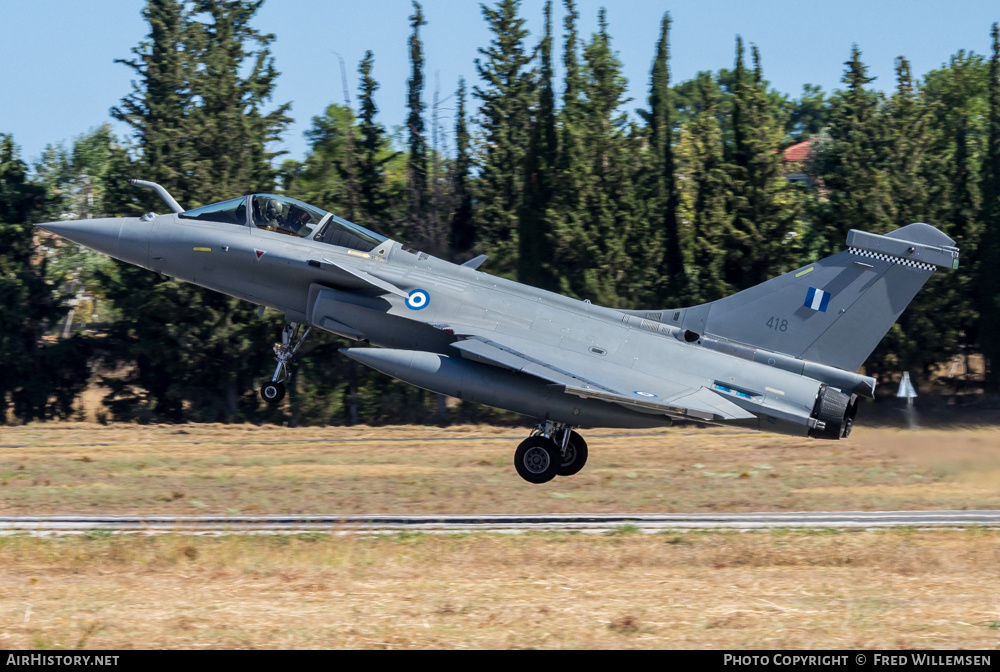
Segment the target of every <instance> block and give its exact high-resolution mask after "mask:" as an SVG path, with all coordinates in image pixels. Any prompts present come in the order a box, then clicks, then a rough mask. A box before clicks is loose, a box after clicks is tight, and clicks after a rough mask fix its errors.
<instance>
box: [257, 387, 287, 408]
mask: <svg viewBox="0 0 1000 672" xmlns="http://www.w3.org/2000/svg"><path fill="white" fill-rule="evenodd" d="M260 396H261V398H262V399H263V400H264V401H266V402H267V403H269V404H276V403H278V402H279V401H281V400H282V399H284V398H285V384H284V383H275V382H270V383H267V384H266V385H264V387H262V388H260Z"/></svg>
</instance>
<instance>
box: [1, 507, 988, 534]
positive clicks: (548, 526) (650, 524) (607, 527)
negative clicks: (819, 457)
mask: <svg viewBox="0 0 1000 672" xmlns="http://www.w3.org/2000/svg"><path fill="white" fill-rule="evenodd" d="M893 527H897V528H898V527H913V528H919V529H933V528H947V529H956V528H969V527H984V528H1000V511H834V512H831V511H816V512H796V513H648V514H538V515H517V514H504V515H413V516H407V515H271V516H211V515H207V516H102V515H51V516H0V535H12V534H31V535H40V536H58V535H70V534H84V533H89V532H96V531H105V532H109V533H131V534H142V533H146V534H167V533H178V534H211V535H226V534H302V533H316V532H321V533H327V534H335V535H347V534H392V533H400V532H425V533H437V534H455V533H469V532H493V533H525V532H548V531H578V532H588V533H601V532H611V531H616V530H623V529H624V530H631V531H637V532H643V533H647V534H652V533H656V532H664V531H669V530H765V529H777V528H792V529H794V528H801V529H807V528H809V529H817V528H819V529H823V528H826V529H876V528H893Z"/></svg>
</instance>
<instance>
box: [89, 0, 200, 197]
mask: <svg viewBox="0 0 1000 672" xmlns="http://www.w3.org/2000/svg"><path fill="white" fill-rule="evenodd" d="M142 16H143V18H144V19H145V20H146V22H147V23H148V24H149V35H148V36H147V38H146V39H145V40H143V41H142V42H140V43H139V46H137V47H135V48H133V49H132V53H133V54H135V56H136V58H134V59H131V60H125V59H116V60H115V62H116V63H121V64H123V65H125V66H127V67H128V68H130V69H131V70H132V71H133V72H134V73H135V75H136V77H137V78H136V79H135V80H133V82H132V93H131V94H129V95H128V96H126V97H125V98H123V99H122V101H121V104H120V105H118V106H116V107H112V108H111V116H112V117H114V118H115V119H117V120H118V121H121V122H124V123H125V124H127V125H128V126H129V127H131V129H132V134H133V137H134V138H135V140H136V145H137V148H138V150H139V153H140V155H141V172H142V175H141V176H139V175H135V177H141V178H142V179H144V180H150V181H153V182H157V183H159V184H161V185H163V186H164V187H165V188H166V189H167V191H169V192H170V193H171V194H172V195H173V196H174V198H176V199H177V200H178V202H180V203H184V204H189V203H192V202H195V201H196V199H197V194H196V190H197V188H198V185H197V183H196V182H195V181H192V180H188V179H186V174H187V173H188V171H190V170H191V169H192V167H193V163H194V157H193V156H192V155H191V147H190V137H191V136H190V133H189V131H190V129H189V124H188V115H189V114H190V112H191V108H192V106H193V105H194V102H193V100H192V92H191V81H190V79H191V76H192V72H191V68H192V64H191V62H190V59H189V55H188V53H187V45H188V44H189V42H190V39H191V35H190V33H189V31H188V23H189V14H188V13H187V11H186V10H185V3H184V2H183V0H147V3H146V6H145V7H144V8H143V10H142ZM136 168H139V166H137V167H136ZM125 177H128V176H125ZM108 205H109V207H110V208H112V209H115V210H119V212H118V213H117V214H141V213H144V212H149V210H150V209H153V210H156V209H157V208H159V207H162V203H161V202H160V200H159V198H158V197H157V196H156V195H155V194H153V193H152V192H150V191H147V190H135V189H129V190H128V191H127V192H125V191H124V189H121V190H119V191H115V192H114V197H113V202H112V203H109V204H108ZM126 210H127V212H126Z"/></svg>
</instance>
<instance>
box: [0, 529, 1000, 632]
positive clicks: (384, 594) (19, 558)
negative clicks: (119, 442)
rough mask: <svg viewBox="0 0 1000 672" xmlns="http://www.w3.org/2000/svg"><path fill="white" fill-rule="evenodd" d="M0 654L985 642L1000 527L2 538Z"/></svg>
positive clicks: (993, 603)
mask: <svg viewBox="0 0 1000 672" xmlns="http://www.w3.org/2000/svg"><path fill="white" fill-rule="evenodd" d="M0 563H2V564H3V567H4V571H3V572H2V573H0V648H18V649H25V648H66V649H73V648H81V647H82V648H107V647H114V648H200V647H204V648H307V647H316V648H526V647H533V648H616V649H617V648H709V647H711V648H720V647H721V648H738V649H744V648H838V649H840V648H867V647H871V648H882V649H886V648H888V649H898V648H922V649H923V648H985V649H994V650H995V649H996V648H997V646H998V644H1000V569H998V568H1000V533H998V532H996V531H985V530H979V531H974V530H973V531H965V532H960V531H935V532H917V531H907V530H895V531H882V532H848V533H811V534H810V533H804V532H782V533H777V532H775V533H770V532H754V533H743V534H739V533H711V534H707V533H688V534H655V535H643V534H637V533H628V532H619V533H615V534H607V535H584V534H569V533H558V534H555V533H553V534H527V535H518V536H513V535H507V536H504V535H490V534H475V535H469V536H454V537H453V536H437V535H401V536H394V537H379V538H373V537H330V536H326V535H309V536H303V537H230V538H212V537H183V536H174V535H166V536H157V537H138V536H110V535H92V536H91V537H89V538H88V537H82V538H81V537H73V538H66V537H64V538H55V539H51V538H50V539H37V538H28V537H6V538H0Z"/></svg>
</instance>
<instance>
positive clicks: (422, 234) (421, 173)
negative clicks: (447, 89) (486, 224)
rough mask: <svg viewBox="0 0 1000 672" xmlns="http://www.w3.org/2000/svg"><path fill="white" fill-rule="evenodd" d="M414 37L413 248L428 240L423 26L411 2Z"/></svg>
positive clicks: (410, 89)
mask: <svg viewBox="0 0 1000 672" xmlns="http://www.w3.org/2000/svg"><path fill="white" fill-rule="evenodd" d="M409 21H410V27H411V28H412V29H413V33H412V34H411V35H410V42H409V44H410V67H411V70H410V78H409V80H407V82H406V106H407V109H408V110H409V114H408V115H407V117H406V128H407V131H408V133H409V143H410V157H409V166H408V168H409V173H408V180H409V187H408V194H407V201H408V203H409V208H408V210H409V216H410V226H411V227H412V229H410V230H411V231H413V233H414V234H416V235H415V236H414V240H413V241H412V242H413V244H418V240H419V241H421V242H423V240H424V239H426V238H427V237H428V232H427V231H425V230H424V227H425V224H426V223H425V221H424V217H425V214H426V213H425V210H426V206H427V139H426V138H425V137H424V110H425V109H426V107H427V106H426V105H425V104H424V102H423V94H424V47H423V43H422V42H421V41H420V27H421V26H426V25H427V21H425V20H424V13H423V10H422V8H421V6H420V3H419V2H416V0H414V2H413V14H412V15H411V16H410V18H409Z"/></svg>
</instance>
